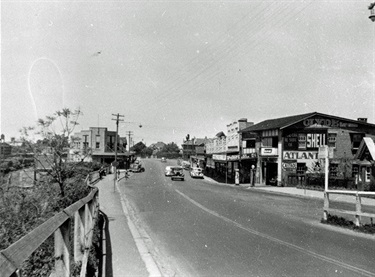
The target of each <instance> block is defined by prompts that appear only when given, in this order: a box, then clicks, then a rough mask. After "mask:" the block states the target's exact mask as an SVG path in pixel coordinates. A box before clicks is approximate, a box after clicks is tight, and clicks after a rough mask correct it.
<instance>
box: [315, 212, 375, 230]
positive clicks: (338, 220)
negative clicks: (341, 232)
mask: <svg viewBox="0 0 375 277" xmlns="http://www.w3.org/2000/svg"><path fill="white" fill-rule="evenodd" d="M321 222H322V223H325V224H331V225H335V226H340V227H343V228H347V229H351V230H354V231H358V232H362V233H367V234H375V225H373V224H365V225H362V226H356V225H355V224H354V223H353V221H350V220H347V219H345V218H343V217H339V216H336V215H330V214H328V218H327V221H324V220H323V219H322V221H321Z"/></svg>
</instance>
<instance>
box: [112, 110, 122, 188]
mask: <svg viewBox="0 0 375 277" xmlns="http://www.w3.org/2000/svg"><path fill="white" fill-rule="evenodd" d="M112 115H113V116H115V117H116V118H112V120H116V136H115V162H114V164H113V166H114V168H115V176H114V179H113V189H114V191H115V190H116V187H115V186H116V180H117V166H118V162H117V137H118V123H119V121H124V120H123V119H120V117H124V116H123V115H120V114H112Z"/></svg>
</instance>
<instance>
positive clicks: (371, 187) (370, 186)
mask: <svg viewBox="0 0 375 277" xmlns="http://www.w3.org/2000/svg"><path fill="white" fill-rule="evenodd" d="M363 190H364V191H375V178H374V176H370V182H369V183H366V184H365V185H364V186H363Z"/></svg>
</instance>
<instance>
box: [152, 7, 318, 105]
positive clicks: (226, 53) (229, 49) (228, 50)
mask: <svg viewBox="0 0 375 277" xmlns="http://www.w3.org/2000/svg"><path fill="white" fill-rule="evenodd" d="M309 4H311V2H310V3H308V5H309ZM308 5H306V6H305V7H304V8H303V9H301V10H300V11H298V12H297V13H296V14H294V15H293V16H295V15H297V14H298V13H300V12H301V11H302V10H304V9H305V8H306V7H307V6H308ZM288 8H289V7H288V6H287V5H285V4H284V5H283V9H277V16H278V17H279V18H280V20H278V21H275V16H274V12H273V13H268V15H267V16H264V17H263V19H264V20H263V21H267V20H268V18H267V17H272V19H273V20H272V21H270V20H269V21H270V22H271V23H274V24H264V23H265V22H263V21H261V22H259V24H258V25H259V26H261V25H260V24H262V25H263V26H262V27H261V28H260V29H259V28H258V26H257V25H254V26H253V29H254V30H256V31H254V30H252V31H251V32H252V35H251V36H250V37H247V41H248V40H249V38H250V39H251V38H253V37H255V36H259V35H260V37H261V39H258V40H256V41H253V42H251V44H250V45H251V46H253V47H254V48H255V47H257V46H258V45H259V44H260V42H263V41H264V40H265V39H266V38H267V37H265V34H267V33H269V32H270V31H269V29H270V27H272V26H274V25H277V24H278V23H279V22H280V21H282V20H283V19H285V18H287V17H288V16H289V15H290V14H291V13H293V12H294V10H297V9H298V8H295V9H293V10H292V11H289V12H287V13H286V14H283V12H284V11H286V10H287V9H288ZM260 14H261V12H259V13H258V14H257V16H258V15H260ZM293 16H292V17H290V18H288V20H287V21H285V22H284V24H283V25H285V24H286V23H287V22H289V21H290V20H291V19H293ZM255 18H256V17H254V18H252V19H254V20H255ZM278 26H280V25H278ZM264 29H266V30H268V32H263V30H264ZM239 33H241V34H242V33H243V32H239ZM247 33H249V32H246V34H247ZM240 40H241V39H240V38H239V39H237V40H236V41H235V42H236V43H233V42H228V43H231V46H229V47H227V48H225V49H223V48H222V49H218V51H217V53H220V54H221V52H222V53H223V55H222V58H220V59H216V60H214V61H213V62H211V63H210V64H209V65H207V66H206V67H204V68H203V69H202V70H199V72H197V73H196V74H195V75H194V76H192V77H191V78H189V79H188V80H182V82H178V83H175V84H174V85H172V86H171V87H170V88H169V89H167V90H166V91H165V92H164V93H162V94H161V95H158V99H161V100H159V102H160V101H162V99H164V96H168V95H170V94H172V93H173V94H174V96H176V92H177V91H178V90H179V89H180V88H182V87H183V86H185V85H188V84H189V83H191V82H192V81H193V80H195V79H197V78H198V77H199V76H202V74H206V73H207V74H208V75H209V78H205V79H203V81H207V80H208V79H211V78H212V73H211V74H210V72H209V70H210V69H211V68H212V67H213V66H214V65H216V64H218V63H219V62H221V61H223V60H224V59H226V58H228V57H231V58H232V57H233V55H231V56H229V54H231V53H234V52H233V50H234V49H236V48H237V49H238V47H239V45H240V46H242V45H245V44H246V41H245V42H242V43H241V44H239V43H240ZM237 42H238V43H237ZM217 53H214V54H217ZM238 54H239V53H237V54H236V55H238ZM218 72H222V71H217V70H216V71H215V72H214V73H213V76H216V75H217V74H218ZM201 82H202V81H200V82H199V83H201ZM172 90H173V91H172ZM184 92H185V91H180V92H177V97H174V99H175V100H174V101H176V98H177V99H179V97H178V96H179V95H180V94H182V93H184ZM151 101H152V100H151ZM156 101H157V100H156ZM174 101H173V100H172V102H174ZM169 103H170V101H169ZM154 108H160V106H159V107H156V105H154Z"/></svg>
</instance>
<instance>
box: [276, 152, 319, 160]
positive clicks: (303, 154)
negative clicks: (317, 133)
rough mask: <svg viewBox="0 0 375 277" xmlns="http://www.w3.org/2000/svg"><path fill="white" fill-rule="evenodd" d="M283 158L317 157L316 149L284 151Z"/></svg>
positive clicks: (301, 158) (307, 158) (306, 158)
mask: <svg viewBox="0 0 375 277" xmlns="http://www.w3.org/2000/svg"><path fill="white" fill-rule="evenodd" d="M283 159H284V160H315V159H318V151H284V153H283Z"/></svg>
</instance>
